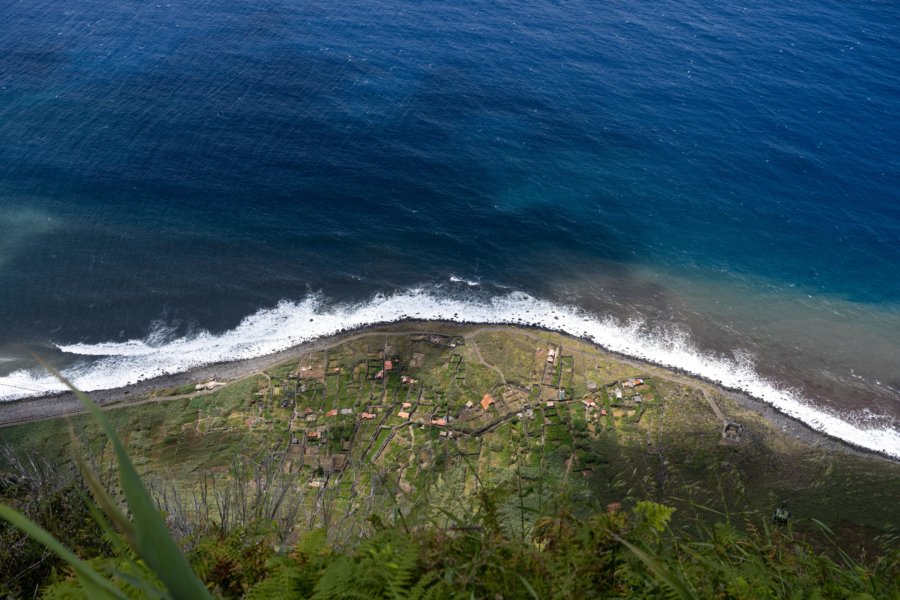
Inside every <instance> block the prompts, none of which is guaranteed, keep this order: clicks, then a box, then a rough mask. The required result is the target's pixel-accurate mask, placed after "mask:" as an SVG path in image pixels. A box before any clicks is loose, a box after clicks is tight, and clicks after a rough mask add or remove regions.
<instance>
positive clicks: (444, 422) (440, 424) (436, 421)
mask: <svg viewBox="0 0 900 600" xmlns="http://www.w3.org/2000/svg"><path fill="white" fill-rule="evenodd" d="M431 424H432V425H437V426H438V427H446V426H447V419H444V418H440V419H432V420H431Z"/></svg>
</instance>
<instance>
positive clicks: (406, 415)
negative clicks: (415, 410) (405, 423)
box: [397, 410, 409, 419]
mask: <svg viewBox="0 0 900 600" xmlns="http://www.w3.org/2000/svg"><path fill="white" fill-rule="evenodd" d="M397 416H398V417H400V418H401V419H408V418H409V413H408V412H406V411H405V410H401V411H400V412H398V413H397Z"/></svg>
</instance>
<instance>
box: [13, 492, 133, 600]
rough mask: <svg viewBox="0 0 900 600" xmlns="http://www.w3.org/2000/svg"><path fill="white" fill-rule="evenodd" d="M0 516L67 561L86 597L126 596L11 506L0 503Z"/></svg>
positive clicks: (122, 597)
mask: <svg viewBox="0 0 900 600" xmlns="http://www.w3.org/2000/svg"><path fill="white" fill-rule="evenodd" d="M0 518H2V519H4V520H6V521H8V522H9V523H10V524H11V525H13V526H14V527H17V528H19V529H21V530H22V531H24V532H25V533H26V534H28V536H29V537H31V538H32V539H34V540H35V541H37V542H38V543H40V544H43V545H44V546H45V547H46V548H47V549H48V550H50V551H52V552H54V553H55V554H56V555H57V556H59V557H60V558H61V559H63V560H64V561H66V562H67V563H69V566H71V567H72V569H73V570H74V571H75V574H76V575H77V576H78V581H79V582H80V583H81V586H82V587H83V588H84V591H85V593H86V594H87V597H88V598H99V599H104V600H105V599H107V598H116V599H122V600H124V599H125V598H127V596H125V594H124V593H122V592H121V591H119V590H118V589H116V588H115V587H114V586H113V584H112V582H110V581H109V580H108V579H106V578H105V577H103V576H102V575H100V574H99V573H97V572H96V571H95V570H93V569H92V568H91V567H90V566H89V565H88V564H87V563H86V562H84V561H83V560H81V559H80V558H78V557H77V556H75V554H74V553H72V552H71V551H70V550H69V549H67V548H66V547H65V546H63V545H62V544H61V543H60V542H59V541H58V540H57V539H56V538H55V537H53V536H52V535H51V534H50V533H49V532H48V531H46V530H45V529H43V528H42V527H40V526H38V525H37V524H35V523H32V522H31V521H30V520H28V519H27V518H26V517H25V516H24V515H22V514H21V513H19V512H17V511H15V510H13V509H12V508H10V507H8V506H6V505H3V504H0Z"/></svg>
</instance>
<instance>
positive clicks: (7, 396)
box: [0, 289, 900, 458]
mask: <svg viewBox="0 0 900 600" xmlns="http://www.w3.org/2000/svg"><path fill="white" fill-rule="evenodd" d="M403 319H417V320H448V321H457V322H467V323H496V324H520V325H522V324H527V325H535V326H539V327H543V328H546V329H550V330H555V331H559V332H564V333H568V334H571V335H575V336H580V337H584V338H586V339H589V340H591V341H593V342H595V343H597V344H599V345H601V346H603V347H605V348H607V349H609V350H612V351H615V352H618V353H621V354H624V355H627V356H632V357H635V358H639V359H643V360H647V361H650V362H653V363H656V364H659V365H662V366H666V367H673V368H677V369H680V370H683V371H686V372H689V373H692V374H694V375H697V376H700V377H703V378H705V379H707V380H710V381H714V382H716V383H719V384H721V385H723V386H726V387H728V388H732V389H738V390H741V391H743V392H745V393H747V394H749V395H751V396H753V397H756V398H759V399H761V400H763V401H765V402H768V403H769V404H771V405H772V406H774V407H775V408H777V409H778V410H780V411H781V412H783V413H785V414H787V415H789V416H791V417H794V418H796V419H799V420H800V421H802V422H804V423H806V424H807V425H809V426H810V427H812V428H814V429H816V430H818V431H821V432H823V433H825V434H828V435H830V436H833V437H836V438H839V439H842V440H845V441H847V442H850V443H852V444H854V445H856V446H859V447H861V448H865V449H868V450H873V451H875V452H880V453H883V454H887V455H889V456H892V457H895V458H900V432H898V431H896V430H894V429H891V428H889V427H884V426H878V427H867V426H866V423H865V421H866V420H867V419H865V416H864V415H862V414H860V415H859V416H858V419H856V420H854V419H853V418H852V417H848V418H839V417H838V416H836V415H834V414H832V413H830V412H828V411H826V410H823V409H821V408H819V407H816V406H814V405H813V404H812V403H810V402H809V401H806V400H805V399H804V398H803V397H802V395H801V394H800V393H799V392H798V391H797V390H794V389H790V388H789V387H786V386H782V385H779V384H777V383H775V382H772V381H769V380H767V379H765V378H763V377H761V376H760V375H759V374H758V373H757V372H756V371H755V369H754V365H753V361H752V357H750V356H748V355H746V354H745V353H736V356H737V358H729V357H724V356H714V355H711V354H709V353H705V352H702V351H700V350H698V348H697V347H696V345H695V344H694V343H693V342H692V341H691V339H690V336H689V335H687V334H686V333H684V332H680V331H677V330H675V331H655V332H650V331H648V330H647V328H646V327H645V326H644V324H643V323H642V322H640V321H629V322H621V321H618V320H616V319H613V318H612V317H598V316H596V315H592V314H589V313H588V312H586V311H584V310H582V309H579V308H577V307H573V306H567V305H560V304H554V303H552V302H549V301H546V300H541V299H538V298H534V297H532V296H529V295H528V294H524V293H521V292H513V293H510V294H506V295H501V296H495V297H492V298H474V297H468V298H458V297H446V296H441V295H438V294H436V293H435V292H434V291H431V290H425V289H414V290H409V291H405V292H399V293H396V294H391V295H376V296H375V297H374V298H372V299H371V300H369V301H367V302H362V303H356V304H338V305H333V306H329V305H326V304H325V303H324V302H323V299H322V298H321V297H320V296H310V297H308V298H306V299H305V300H303V301H301V302H288V301H283V302H281V303H279V304H278V305H277V306H275V307H274V308H269V309H263V310H260V311H258V312H256V313H254V314H252V315H250V316H248V317H246V318H245V319H244V320H243V321H241V323H240V324H239V325H238V326H237V327H235V328H234V329H231V330H229V331H226V332H224V333H221V334H213V333H209V332H203V333H200V334H197V335H193V336H191V337H181V338H177V339H171V340H168V341H161V340H160V336H158V335H153V334H151V335H150V336H148V337H147V338H146V339H144V340H129V341H126V342H109V343H101V344H60V345H59V346H58V347H59V349H60V350H61V351H63V352H65V353H68V354H71V355H76V356H82V357H95V358H94V359H93V360H88V361H81V362H80V363H79V364H77V365H76V366H73V367H70V368H68V369H66V370H65V371H64V375H66V376H67V377H68V378H69V379H70V380H71V381H72V382H73V383H74V384H75V385H77V386H78V387H80V388H81V389H84V390H87V391H91V390H97V389H107V388H113V387H118V386H122V385H127V384H131V383H134V382H136V381H139V380H142V379H147V378H151V377H155V376H159V375H164V374H169V373H176V372H182V371H186V370H188V369H191V368H193V367H197V366H201V365H205V364H211V363H216V362H222V361H230V360H237V359H243V358H252V357H258V356H263V355H266V354H270V353H273V352H277V351H280V350H284V349H287V348H290V347H291V346H294V345H296V344H299V343H302V342H308V341H311V340H314V339H316V338H319V337H323V336H328V335H332V334H335V333H338V332H340V331H344V330H348V329H353V328H357V327H362V326H365V325H371V324H376V323H390V322H396V321H400V320H403ZM0 384H3V385H0V400H12V399H15V398H21V397H24V396H26V395H37V394H38V393H48V392H53V391H58V390H61V389H62V388H61V386H60V384H59V382H57V381H56V380H54V379H53V378H51V377H48V376H45V375H43V374H40V373H37V372H29V371H24V370H19V371H16V372H14V373H11V374H10V375H8V376H6V377H3V378H0ZM6 386H14V387H6ZM23 390H30V391H28V392H26V391H23Z"/></svg>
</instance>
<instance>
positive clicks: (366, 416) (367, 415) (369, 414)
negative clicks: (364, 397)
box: [359, 412, 377, 421]
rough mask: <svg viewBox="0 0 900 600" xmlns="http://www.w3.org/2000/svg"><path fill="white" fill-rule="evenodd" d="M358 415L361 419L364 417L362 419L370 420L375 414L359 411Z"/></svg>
mask: <svg viewBox="0 0 900 600" xmlns="http://www.w3.org/2000/svg"><path fill="white" fill-rule="evenodd" d="M359 416H360V418H361V419H364V420H366V421H371V420H372V419H374V418H375V417H376V416H377V415H375V414H374V413H370V412H363V413H361V414H360V415H359Z"/></svg>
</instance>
